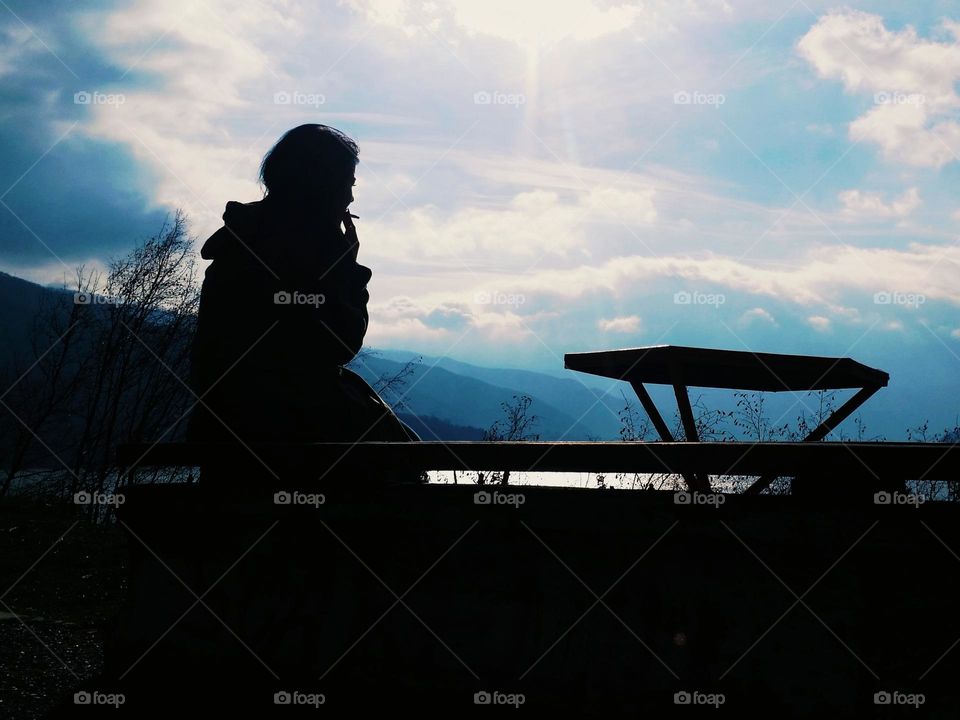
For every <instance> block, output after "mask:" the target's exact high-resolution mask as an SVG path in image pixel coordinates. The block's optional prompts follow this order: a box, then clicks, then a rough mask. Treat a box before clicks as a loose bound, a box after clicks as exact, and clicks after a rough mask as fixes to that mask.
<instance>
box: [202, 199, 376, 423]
mask: <svg viewBox="0 0 960 720" xmlns="http://www.w3.org/2000/svg"><path fill="white" fill-rule="evenodd" d="M223 222H224V226H223V227H222V228H220V229H219V230H217V231H216V232H215V233H214V234H213V235H212V236H210V238H209V239H208V240H207V241H206V242H205V243H204V245H203V247H202V248H201V251H200V254H201V257H203V258H204V259H207V260H212V261H213V262H212V264H211V265H210V266H209V267H208V268H207V271H206V275H205V278H204V281H203V287H202V290H201V297H200V308H199V317H198V321H197V329H196V335H195V337H194V343H193V348H192V354H191V385H192V388H193V391H194V392H195V393H196V395H197V396H199V397H200V398H201V401H200V402H198V403H197V405H196V406H195V408H194V411H193V413H192V415H191V418H190V422H189V425H188V429H187V438H188V440H191V441H204V442H213V441H224V442H235V441H236V440H237V439H238V438H239V439H242V440H244V441H251V442H256V441H262V442H270V441H298V440H307V441H309V440H324V439H327V440H341V439H343V440H350V439H356V437H358V432H359V431H358V429H357V428H351V423H350V422H349V421H347V420H345V419H344V414H345V413H346V414H348V410H349V409H348V408H347V407H346V405H347V404H348V403H349V399H348V398H346V397H345V396H344V390H343V388H342V385H343V383H342V376H341V372H342V371H341V367H340V366H342V365H344V364H345V363H348V362H349V361H350V360H352V359H353V358H354V357H355V356H356V354H357V353H358V352H359V350H360V347H361V345H362V344H363V338H364V335H365V334H366V330H367V323H368V319H369V316H368V314H367V302H368V300H369V294H368V292H367V283H368V282H369V281H370V277H371V271H370V269H369V268H367V267H364V266H363V265H360V264H358V263H357V250H358V246H357V244H356V243H353V244H351V242H350V241H349V240H348V238H347V236H345V234H344V233H343V232H342V231H341V230H340V229H339V227H338V226H337V225H334V224H332V223H331V224H329V225H328V226H318V225H317V224H316V222H317V221H316V219H315V218H313V217H306V216H304V215H303V214H302V213H296V212H290V211H289V210H288V209H286V208H283V207H282V206H280V204H279V203H277V202H275V201H271V199H270V197H269V196H268V197H267V198H265V199H264V200H262V201H258V202H251V203H238V202H229V203H227V206H226V210H225V212H224V213H223Z"/></svg>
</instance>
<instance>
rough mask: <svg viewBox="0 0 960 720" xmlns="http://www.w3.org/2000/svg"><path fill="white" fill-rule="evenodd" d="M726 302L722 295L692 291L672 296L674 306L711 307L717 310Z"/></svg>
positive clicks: (725, 297)
mask: <svg viewBox="0 0 960 720" xmlns="http://www.w3.org/2000/svg"><path fill="white" fill-rule="evenodd" d="M726 301H727V296H726V295H724V294H723V293H705V292H698V291H696V290H694V291H693V292H690V291H689V290H680V291H678V292H675V293H674V294H673V304H674V305H713V307H715V308H718V307H720V306H721V305H723V304H724V303H725V302H726Z"/></svg>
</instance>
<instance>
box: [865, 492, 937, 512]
mask: <svg viewBox="0 0 960 720" xmlns="http://www.w3.org/2000/svg"><path fill="white" fill-rule="evenodd" d="M926 501H927V498H926V497H924V496H923V495H917V494H914V493H905V492H899V491H894V492H887V491H886V490H881V491H880V492H878V493H874V495H873V504H874V505H913V507H914V508H915V509H919V507H920V506H921V505H923V504H924V503H925V502H926Z"/></svg>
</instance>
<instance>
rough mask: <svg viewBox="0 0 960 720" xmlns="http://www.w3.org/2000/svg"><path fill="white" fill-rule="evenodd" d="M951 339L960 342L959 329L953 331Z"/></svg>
mask: <svg viewBox="0 0 960 720" xmlns="http://www.w3.org/2000/svg"><path fill="white" fill-rule="evenodd" d="M950 337H952V338H956V339H957V340H960V328H957V329H956V330H953V331H951V333H950Z"/></svg>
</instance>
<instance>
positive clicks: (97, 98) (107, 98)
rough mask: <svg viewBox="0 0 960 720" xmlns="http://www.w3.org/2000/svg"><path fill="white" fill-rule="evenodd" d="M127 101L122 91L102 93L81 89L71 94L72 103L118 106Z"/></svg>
mask: <svg viewBox="0 0 960 720" xmlns="http://www.w3.org/2000/svg"><path fill="white" fill-rule="evenodd" d="M126 101H127V97H126V96H125V95H124V94H123V93H102V92H97V91H96V90H94V91H93V92H90V91H89V90H81V91H79V92H75V93H74V94H73V104H74V105H115V106H117V107H119V106H120V105H123V104H124V103H125V102H126Z"/></svg>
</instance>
